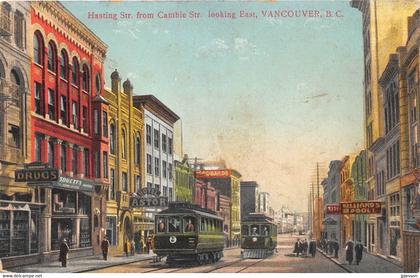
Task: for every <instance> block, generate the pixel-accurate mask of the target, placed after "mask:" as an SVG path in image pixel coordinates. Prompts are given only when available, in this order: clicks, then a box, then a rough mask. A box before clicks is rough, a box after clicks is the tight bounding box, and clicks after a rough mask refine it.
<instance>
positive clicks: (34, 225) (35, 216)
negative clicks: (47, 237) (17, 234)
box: [30, 212, 39, 254]
mask: <svg viewBox="0 0 420 278" xmlns="http://www.w3.org/2000/svg"><path fill="white" fill-rule="evenodd" d="M38 226H39V213H34V212H31V226H30V237H31V254H34V253H38V252H39V249H38V229H39V228H38Z"/></svg>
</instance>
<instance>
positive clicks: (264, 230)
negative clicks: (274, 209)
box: [261, 225, 270, 236]
mask: <svg viewBox="0 0 420 278" xmlns="http://www.w3.org/2000/svg"><path fill="white" fill-rule="evenodd" d="M261 230H262V235H263V236H268V235H270V227H269V226H268V225H261Z"/></svg>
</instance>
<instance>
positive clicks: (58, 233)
mask: <svg viewBox="0 0 420 278" xmlns="http://www.w3.org/2000/svg"><path fill="white" fill-rule="evenodd" d="M80 224H81V222H80ZM80 228H81V227H80ZM77 233H78V231H77V225H76V219H73V218H54V217H53V218H52V219H51V249H52V250H59V249H60V244H61V242H62V241H63V239H66V240H67V244H68V245H69V247H70V248H76V247H77V241H76V235H77Z"/></svg>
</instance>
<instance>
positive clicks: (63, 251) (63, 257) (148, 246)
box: [58, 237, 153, 267]
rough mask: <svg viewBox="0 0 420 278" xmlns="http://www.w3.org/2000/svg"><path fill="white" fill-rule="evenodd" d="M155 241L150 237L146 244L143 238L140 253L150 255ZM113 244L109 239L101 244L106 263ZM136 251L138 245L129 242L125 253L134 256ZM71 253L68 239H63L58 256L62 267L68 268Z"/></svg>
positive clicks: (125, 245) (105, 238)
mask: <svg viewBox="0 0 420 278" xmlns="http://www.w3.org/2000/svg"><path fill="white" fill-rule="evenodd" d="M152 243H153V239H152V237H148V239H147V241H146V243H145V242H144V239H143V238H142V239H141V241H140V246H139V248H140V249H139V250H138V251H139V253H145V254H149V253H150V250H152V247H153V245H152ZM110 245H111V244H110V243H109V240H108V238H107V237H104V239H103V240H102V242H101V250H102V257H103V259H104V260H105V261H106V260H108V252H109V246H110ZM135 250H136V243H135V241H134V240H131V241H130V240H127V241H126V242H125V244H124V253H125V255H126V256H127V257H128V256H134V254H135ZM69 251H70V247H69V245H68V243H67V240H66V239H63V240H62V241H61V244H60V254H59V256H58V261H60V262H61V266H62V267H67V260H68V254H69Z"/></svg>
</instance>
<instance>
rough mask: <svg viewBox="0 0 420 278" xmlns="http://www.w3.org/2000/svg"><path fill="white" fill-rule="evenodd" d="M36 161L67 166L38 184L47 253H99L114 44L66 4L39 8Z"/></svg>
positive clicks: (34, 41) (34, 22)
mask: <svg viewBox="0 0 420 278" xmlns="http://www.w3.org/2000/svg"><path fill="white" fill-rule="evenodd" d="M29 36H30V38H31V39H30V42H31V44H30V45H31V50H32V51H31V56H32V64H31V77H32V84H31V86H30V87H31V92H32V94H31V102H32V105H31V107H32V111H31V115H32V119H31V124H32V131H31V138H32V142H33V145H32V153H31V156H32V161H34V162H43V163H46V164H48V165H49V167H51V168H56V169H59V173H60V174H59V180H58V181H56V182H53V183H49V184H40V185H37V186H34V190H35V196H36V198H35V201H36V202H38V203H43V204H44V205H45V208H44V209H43V211H42V213H41V215H40V217H39V222H38V223H39V227H38V228H39V229H40V231H43V232H42V233H40V236H39V252H40V253H42V257H43V258H44V259H45V260H55V259H56V258H57V257H58V250H59V246H60V242H61V241H62V240H63V239H64V238H65V239H67V240H68V242H69V246H70V248H71V249H72V252H70V256H82V255H88V254H94V253H99V251H100V242H101V240H102V238H103V236H104V228H105V210H106V207H105V204H106V203H105V200H106V196H105V194H104V192H106V190H107V185H108V177H109V173H108V150H109V146H108V111H107V109H108V104H107V102H106V100H105V99H104V98H103V95H104V90H103V84H104V82H103V62H104V59H105V55H106V51H107V46H106V45H105V43H104V42H102V41H101V40H100V39H99V38H98V37H97V36H96V35H95V34H94V33H93V32H92V31H90V30H89V29H88V28H87V27H86V26H85V25H84V24H83V23H82V22H80V21H79V20H78V19H77V18H76V17H75V16H73V15H72V14H71V13H70V12H69V11H68V10H67V9H66V8H65V7H64V6H63V5H62V4H60V3H59V2H32V3H31V31H30V32H29Z"/></svg>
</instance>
